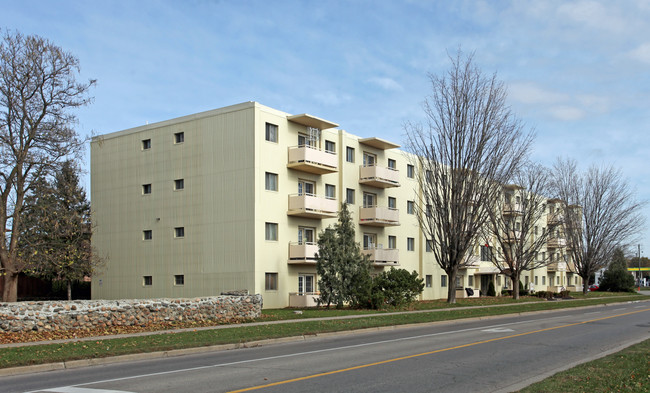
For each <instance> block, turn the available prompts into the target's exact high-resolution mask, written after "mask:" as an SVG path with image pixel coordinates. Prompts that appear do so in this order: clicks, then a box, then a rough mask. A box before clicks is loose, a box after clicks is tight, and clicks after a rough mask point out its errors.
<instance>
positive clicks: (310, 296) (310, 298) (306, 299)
mask: <svg viewBox="0 0 650 393" xmlns="http://www.w3.org/2000/svg"><path fill="white" fill-rule="evenodd" d="M319 296H320V292H290V293H289V307H299V308H303V307H316V306H318V302H317V301H316V299H318V297H319Z"/></svg>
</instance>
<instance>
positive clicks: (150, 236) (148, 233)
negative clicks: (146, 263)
mask: <svg viewBox="0 0 650 393" xmlns="http://www.w3.org/2000/svg"><path fill="white" fill-rule="evenodd" d="M142 238H143V239H144V240H151V239H153V232H152V231H151V229H147V230H144V231H142Z"/></svg>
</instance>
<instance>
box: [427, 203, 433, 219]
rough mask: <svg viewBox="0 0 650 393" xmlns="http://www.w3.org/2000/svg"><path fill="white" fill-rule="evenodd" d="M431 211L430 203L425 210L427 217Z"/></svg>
mask: <svg viewBox="0 0 650 393" xmlns="http://www.w3.org/2000/svg"><path fill="white" fill-rule="evenodd" d="M432 213H433V211H432V210H431V205H427V211H426V214H427V217H431V214H432Z"/></svg>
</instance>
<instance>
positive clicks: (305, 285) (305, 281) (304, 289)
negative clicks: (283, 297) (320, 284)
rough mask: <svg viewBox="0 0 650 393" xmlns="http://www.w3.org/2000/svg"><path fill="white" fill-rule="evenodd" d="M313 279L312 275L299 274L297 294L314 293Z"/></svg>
mask: <svg viewBox="0 0 650 393" xmlns="http://www.w3.org/2000/svg"><path fill="white" fill-rule="evenodd" d="M315 281H316V280H315V279H314V275H313V274H300V275H298V293H299V294H304V293H311V292H315V290H314V282H315Z"/></svg>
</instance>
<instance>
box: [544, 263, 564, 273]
mask: <svg viewBox="0 0 650 393" xmlns="http://www.w3.org/2000/svg"><path fill="white" fill-rule="evenodd" d="M546 270H547V271H549V272H566V262H553V263H550V264H549V265H548V266H546Z"/></svg>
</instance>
